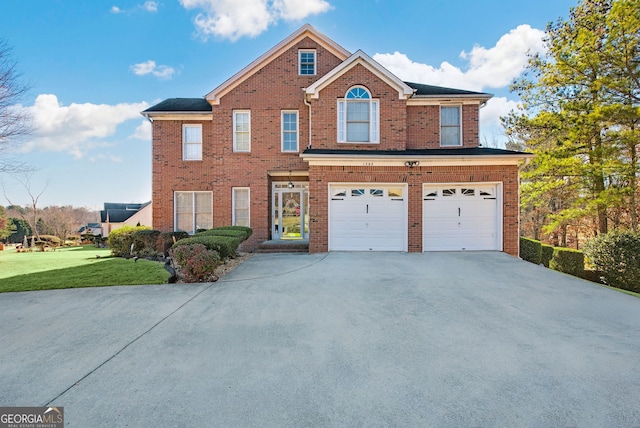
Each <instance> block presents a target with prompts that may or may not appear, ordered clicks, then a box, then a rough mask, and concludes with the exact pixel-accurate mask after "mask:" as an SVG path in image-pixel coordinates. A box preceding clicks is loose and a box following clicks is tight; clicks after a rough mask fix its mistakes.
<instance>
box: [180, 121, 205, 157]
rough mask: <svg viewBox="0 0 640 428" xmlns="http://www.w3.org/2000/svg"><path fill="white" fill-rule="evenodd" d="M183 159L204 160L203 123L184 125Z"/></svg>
mask: <svg viewBox="0 0 640 428" xmlns="http://www.w3.org/2000/svg"><path fill="white" fill-rule="evenodd" d="M182 160H202V125H182Z"/></svg>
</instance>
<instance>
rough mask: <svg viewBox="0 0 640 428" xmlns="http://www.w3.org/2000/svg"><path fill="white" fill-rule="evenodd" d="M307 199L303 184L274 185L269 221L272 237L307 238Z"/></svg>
mask: <svg viewBox="0 0 640 428" xmlns="http://www.w3.org/2000/svg"><path fill="white" fill-rule="evenodd" d="M285 185H286V184H285ZM308 199H309V198H308V193H307V191H306V189H305V187H304V186H300V187H298V186H296V187H293V188H289V187H288V186H287V187H280V185H276V186H274V189H273V201H272V206H273V210H272V212H273V215H272V222H271V224H272V225H273V226H272V235H273V239H307V237H308V234H309V215H308V213H307V205H308Z"/></svg>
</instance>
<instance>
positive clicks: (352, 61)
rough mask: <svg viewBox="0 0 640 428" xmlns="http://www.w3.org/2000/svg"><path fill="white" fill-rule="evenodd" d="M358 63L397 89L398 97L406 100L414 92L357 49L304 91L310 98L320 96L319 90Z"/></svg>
mask: <svg viewBox="0 0 640 428" xmlns="http://www.w3.org/2000/svg"><path fill="white" fill-rule="evenodd" d="M358 64H360V65H362V66H364V67H365V68H366V69H367V70H369V71H370V72H372V73H373V74H375V75H376V76H377V77H379V78H380V79H382V80H383V81H385V82H386V83H387V84H388V85H389V86H392V87H395V88H396V89H397V91H398V98H399V99H401V100H406V99H408V98H409V97H411V96H412V95H413V94H414V90H413V88H412V87H410V86H409V85H407V84H406V83H404V82H403V81H402V80H400V79H399V78H398V77H396V76H395V75H394V74H392V73H391V72H390V71H389V70H387V69H386V68H384V67H383V66H382V65H380V64H379V63H378V62H376V61H375V60H374V59H373V58H371V57H370V56H369V55H367V54H366V53H364V52H363V51H362V50H358V51H357V52H356V53H354V54H353V55H351V57H349V58H348V59H347V60H345V61H343V62H342V63H341V64H340V65H338V66H337V67H336V68H334V69H333V70H331V71H330V72H329V73H327V74H325V75H324V76H323V77H322V78H320V79H318V80H317V81H316V82H315V83H314V84H313V85H311V86H309V87H308V88H306V89H305V93H306V94H307V96H309V97H310V98H315V99H317V98H320V91H322V90H323V89H324V88H326V87H327V86H329V85H330V84H331V83H332V82H333V81H335V80H336V79H337V78H339V77H340V76H342V75H343V74H344V73H346V72H347V71H349V70H351V69H352V68H353V67H355V66H356V65H358Z"/></svg>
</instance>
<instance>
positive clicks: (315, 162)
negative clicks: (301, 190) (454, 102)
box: [300, 154, 533, 168]
mask: <svg viewBox="0 0 640 428" xmlns="http://www.w3.org/2000/svg"><path fill="white" fill-rule="evenodd" d="M300 156H301V157H302V159H303V160H304V161H305V162H309V166H361V167H371V166H401V167H403V168H407V167H406V166H405V162H407V161H418V162H419V165H416V166H415V168H419V167H429V166H489V165H514V166H517V165H519V164H520V162H522V161H523V160H525V159H527V158H532V157H533V155H526V154H523V155H493V156H488V155H487V156H425V155H422V156H412V155H399V156H366V155H338V156H330V155H315V154H314V155H304V154H303V155H300Z"/></svg>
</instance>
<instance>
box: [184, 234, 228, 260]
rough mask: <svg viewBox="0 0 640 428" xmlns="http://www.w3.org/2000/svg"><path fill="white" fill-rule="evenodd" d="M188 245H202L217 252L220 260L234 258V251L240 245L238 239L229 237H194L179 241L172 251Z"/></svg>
mask: <svg viewBox="0 0 640 428" xmlns="http://www.w3.org/2000/svg"><path fill="white" fill-rule="evenodd" d="M189 244H202V245H204V246H205V247H206V248H207V250H212V251H217V252H218V254H219V255H220V258H222V259H228V258H229V257H235V256H236V250H237V249H238V246H239V245H240V240H238V238H232V237H230V236H197V235H194V236H192V237H190V238H185V239H181V240H179V241H178V242H176V243H175V244H173V247H172V248H173V249H174V250H175V248H176V247H179V246H180V245H189Z"/></svg>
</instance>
